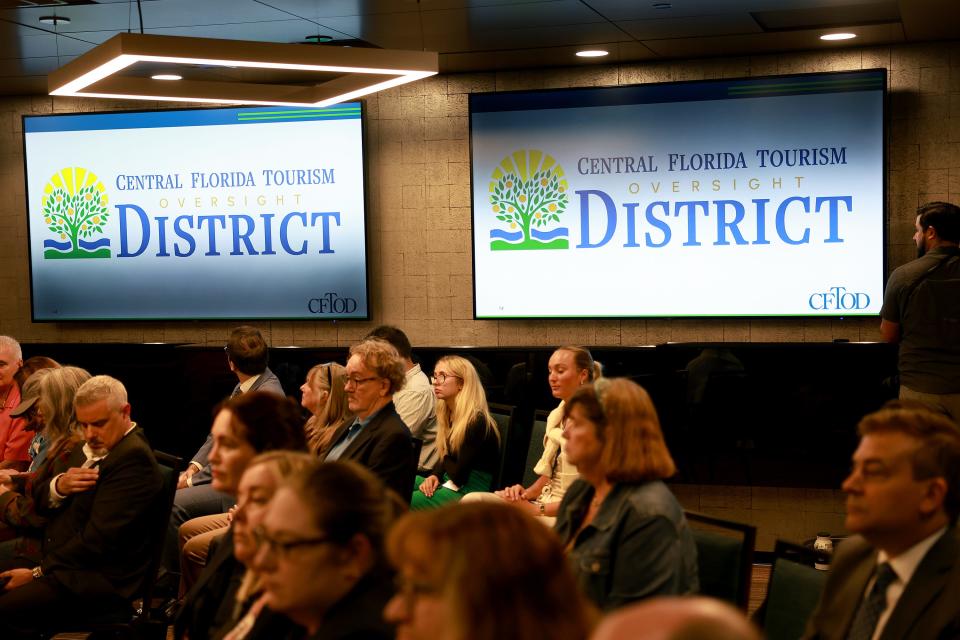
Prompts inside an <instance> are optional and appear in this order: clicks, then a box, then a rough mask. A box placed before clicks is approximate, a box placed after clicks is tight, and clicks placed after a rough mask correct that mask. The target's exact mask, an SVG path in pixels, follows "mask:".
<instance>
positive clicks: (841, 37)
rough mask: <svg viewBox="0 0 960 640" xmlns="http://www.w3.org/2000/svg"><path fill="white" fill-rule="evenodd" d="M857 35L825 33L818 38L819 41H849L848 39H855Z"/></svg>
mask: <svg viewBox="0 0 960 640" xmlns="http://www.w3.org/2000/svg"><path fill="white" fill-rule="evenodd" d="M856 37H857V34H855V33H825V34H824V35H822V36H820V39H821V40H849V39H850V38H856Z"/></svg>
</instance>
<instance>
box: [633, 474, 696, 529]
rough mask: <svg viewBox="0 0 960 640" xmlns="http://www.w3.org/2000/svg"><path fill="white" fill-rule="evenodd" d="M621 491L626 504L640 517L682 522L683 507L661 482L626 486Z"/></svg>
mask: <svg viewBox="0 0 960 640" xmlns="http://www.w3.org/2000/svg"><path fill="white" fill-rule="evenodd" d="M621 491H622V492H623V502H624V504H625V505H627V506H628V508H629V509H630V510H631V511H633V512H634V513H635V514H636V515H638V516H640V517H644V518H648V517H654V516H664V517H666V518H669V519H670V520H671V521H673V522H679V521H680V520H681V516H682V515H683V507H681V506H680V503H679V502H678V501H677V498H676V496H674V495H673V492H672V491H670V488H669V487H667V485H666V484H664V483H663V482H662V481H660V480H651V481H648V482H637V483H630V484H624V485H623V487H622V489H621Z"/></svg>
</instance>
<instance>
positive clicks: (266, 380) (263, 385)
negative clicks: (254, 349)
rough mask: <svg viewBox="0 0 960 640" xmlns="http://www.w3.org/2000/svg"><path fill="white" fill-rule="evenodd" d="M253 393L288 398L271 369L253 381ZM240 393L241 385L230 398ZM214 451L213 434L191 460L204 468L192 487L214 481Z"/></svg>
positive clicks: (193, 479)
mask: <svg viewBox="0 0 960 640" xmlns="http://www.w3.org/2000/svg"><path fill="white" fill-rule="evenodd" d="M252 391H267V392H269V393H273V394H276V395H278V396H280V397H281V398H284V397H286V395H287V394H286V393H284V391H283V387H282V386H280V379H279V378H277V376H276V375H275V374H274V373H273V371H270V367H267V368H266V369H264V370H263V373H261V374H260V377H259V378H257V379H256V380H254V381H253V384H252V385H251V386H250V388H249V389H248V390H247V393H250V392H252ZM239 393H240V385H239V383H238V384H237V385H236V386H235V387H234V388H233V392H232V393H231V394H230V397H231V398H232V397H233V396H235V395H237V394H239ZM211 449H213V434H208V435H207V439H206V440H205V441H204V443H203V445H202V446H201V447H200V448H199V449H198V450H197V453H196V454H194V456H193V457H192V458H191V459H190V461H191V462H197V463H199V464H200V465H201V466H202V468H201V469H200V470H199V471H197V472H196V473H195V474H193V478H191V479H190V484H191V485H192V486H194V487H195V486H197V485H200V484H209V483H210V481H211V480H213V473H212V471H211V470H210V464H209V458H210V450H211Z"/></svg>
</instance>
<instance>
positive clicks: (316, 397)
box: [300, 362, 353, 456]
mask: <svg viewBox="0 0 960 640" xmlns="http://www.w3.org/2000/svg"><path fill="white" fill-rule="evenodd" d="M346 371H347V370H346V369H345V368H344V367H343V365H340V364H337V363H336V362H328V363H326V364H318V365H317V366H315V367H313V368H312V369H310V371H309V372H308V373H307V380H306V382H304V383H303V385H302V386H301V387H300V392H301V393H302V394H303V396H302V398H301V400H300V404H301V405H302V406H303V408H304V409H306V410H307V411H309V412H310V414H311V415H310V419H309V420H307V424H306V425H305V426H304V430H305V431H306V434H307V446H308V447H309V448H310V451H312V452H313V453H315V454H317V455H318V456H323V455H325V454H326V453H327V450H329V449H330V444H331V439H332V438H333V434H334V433H335V432H336V431H337V429H339V428H340V427H341V426H342V425H343V424H344V423H346V422H349V421H350V420H352V419H353V414H352V413H350V409H349V408H347V394H346V392H345V391H344V382H345V381H346V378H347V373H346Z"/></svg>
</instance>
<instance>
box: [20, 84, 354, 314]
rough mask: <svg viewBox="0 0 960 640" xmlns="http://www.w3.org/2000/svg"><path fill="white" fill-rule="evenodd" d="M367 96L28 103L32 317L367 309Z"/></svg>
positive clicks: (26, 145) (26, 142)
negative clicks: (94, 106)
mask: <svg viewBox="0 0 960 640" xmlns="http://www.w3.org/2000/svg"><path fill="white" fill-rule="evenodd" d="M362 123H363V120H362V105H361V103H359V102H353V103H344V104H340V105H337V106H334V107H329V108H325V109H293V108H284V107H268V108H264V107H259V108H241V109H192V110H168V111H154V112H119V113H95V114H73V115H54V116H37V117H33V116H25V117H24V120H23V135H24V155H25V161H26V180H27V214H28V226H29V247H30V267H31V287H32V301H33V318H34V320H36V321H54V320H56V321H59V320H131V319H142V320H146V319H216V318H223V319H266V318H303V319H307V318H309V319H336V318H360V319H363V318H367V317H368V315H369V312H368V295H367V260H366V245H365V237H366V232H365V198H364V157H363V124H362Z"/></svg>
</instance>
